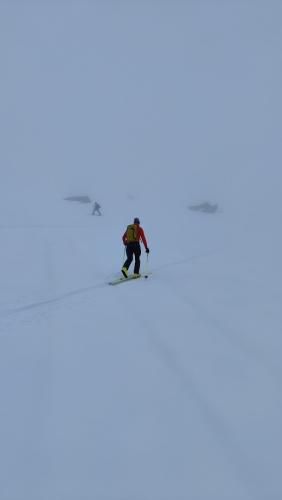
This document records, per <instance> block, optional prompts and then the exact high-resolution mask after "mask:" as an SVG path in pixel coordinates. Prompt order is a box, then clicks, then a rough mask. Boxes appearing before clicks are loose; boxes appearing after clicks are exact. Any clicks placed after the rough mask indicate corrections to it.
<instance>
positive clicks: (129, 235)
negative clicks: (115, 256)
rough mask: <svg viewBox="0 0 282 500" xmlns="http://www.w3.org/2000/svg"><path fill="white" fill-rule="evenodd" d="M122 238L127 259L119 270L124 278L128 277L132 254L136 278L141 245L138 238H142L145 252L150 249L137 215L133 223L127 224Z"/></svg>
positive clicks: (138, 270) (138, 271)
mask: <svg viewBox="0 0 282 500" xmlns="http://www.w3.org/2000/svg"><path fill="white" fill-rule="evenodd" d="M122 240H123V243H124V245H125V246H126V255H127V259H126V261H125V263H124V264H123V268H122V270H121V272H122V274H123V275H124V277H125V278H128V268H129V266H130V264H131V262H132V260H133V256H134V257H135V264H134V275H135V276H136V278H137V277H139V276H140V255H141V247H140V243H139V242H140V240H142V242H143V245H144V247H145V249H146V253H147V254H148V253H149V251H150V250H149V248H148V245H147V241H146V238H145V234H144V230H143V229H142V227H141V226H140V220H139V219H138V217H135V219H134V221H133V224H130V225H129V226H127V228H126V231H125V233H124V235H123V237H122Z"/></svg>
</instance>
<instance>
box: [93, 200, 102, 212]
mask: <svg viewBox="0 0 282 500" xmlns="http://www.w3.org/2000/svg"><path fill="white" fill-rule="evenodd" d="M100 208H101V206H100V205H99V203H97V201H95V202H94V204H93V211H92V215H102V214H101V212H100Z"/></svg>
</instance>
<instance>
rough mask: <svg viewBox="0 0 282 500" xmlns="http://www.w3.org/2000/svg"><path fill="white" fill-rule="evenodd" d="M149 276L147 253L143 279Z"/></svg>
mask: <svg viewBox="0 0 282 500" xmlns="http://www.w3.org/2000/svg"><path fill="white" fill-rule="evenodd" d="M148 274H149V254H148V253H147V259H146V266H145V275H144V276H145V278H148Z"/></svg>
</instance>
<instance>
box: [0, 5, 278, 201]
mask: <svg viewBox="0 0 282 500" xmlns="http://www.w3.org/2000/svg"><path fill="white" fill-rule="evenodd" d="M281 18H282V4H281V2H276V1H272V0H267V1H265V2H262V1H259V0H256V1H249V2H248V1H241V2H240V1H237V0H234V1H230V0H229V1H228V0H227V1H213V0H210V1H209V2H208V1H197V2H196V1H188V0H187V1H186V2H185V1H182V2H177V1H171V2H167V1H166V2H161V1H159V2H149V1H145V2H144V1H143V0H142V1H139V2H137V1H134V2H129V1H128V2H120V1H115V2H107V1H106V2H94V1H93V2H83V1H79V2H78V1H77V2H74V1H71V2H67V1H65V2H50V1H47V0H46V1H45V2H44V1H38V2H35V1H34V2H27V1H25V0H22V1H21V2H19V1H18V2H16V1H13V0H9V2H8V1H3V0H1V1H0V60H1V80H0V111H1V115H0V133H1V151H0V168H1V176H2V181H3V180H4V181H5V182H7V183H10V184H9V186H10V185H11V183H12V184H14V182H15V181H18V182H19V184H21V183H22V181H23V179H27V180H28V182H29V184H30V186H32V184H33V185H34V184H36V185H37V187H38V186H40V185H41V184H42V186H43V187H44V188H45V187H46V186H50V187H51V189H54V190H57V191H58V192H62V193H63V194H66V193H71V192H73V191H75V190H78V191H86V190H88V191H89V190H91V189H93V192H94V191H95V192H96V193H97V192H98V193H101V194H102V193H103V195H104V194H105V193H106V192H107V189H108V185H109V184H111V185H114V186H115V188H118V189H122V190H125V191H126V190H127V191H128V190H129V191H134V189H136V186H137V187H138V189H140V190H142V191H143V192H145V191H146V192H150V193H153V192H154V191H155V190H160V189H161V188H163V189H166V191H169V189H171V190H174V192H179V193H181V194H182V196H183V197H184V196H185V193H187V197H190V198H191V197H193V194H194V195H195V196H194V198H195V199H196V198H197V197H198V198H200V197H201V196H202V197H208V196H209V195H210V197H212V198H218V199H219V201H226V199H230V198H232V196H233V195H234V199H235V198H236V197H238V195H239V193H241V194H242V191H243V192H244V193H245V198H246V199H247V198H248V196H249V193H250V190H251V191H254V190H256V189H257V191H258V198H259V197H261V196H262V190H266V191H265V192H268V193H271V192H272V190H274V191H275V190H276V194H274V197H277V196H278V195H279V191H278V188H277V184H278V182H277V181H278V180H281V174H280V170H281V144H280V143H281V116H282V109H281V108H282V106H281V84H282V69H281V67H282V64H281V63H282V56H281V54H282V43H281V42H282V35H281ZM254 186H256V189H254ZM250 188H252V189H250ZM90 194H91V193H90Z"/></svg>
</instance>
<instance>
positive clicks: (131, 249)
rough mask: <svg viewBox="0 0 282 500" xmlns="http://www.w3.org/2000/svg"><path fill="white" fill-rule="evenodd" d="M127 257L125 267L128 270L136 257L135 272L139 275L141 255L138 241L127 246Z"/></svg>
mask: <svg viewBox="0 0 282 500" xmlns="http://www.w3.org/2000/svg"><path fill="white" fill-rule="evenodd" d="M126 255H127V259H126V261H125V263H124V264H123V267H126V269H128V268H129V266H130V264H131V262H132V260H133V256H134V257H135V265H134V272H135V273H137V274H138V273H139V270H140V255H141V247H140V243H139V242H138V241H133V242H131V243H128V244H127V245H126Z"/></svg>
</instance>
